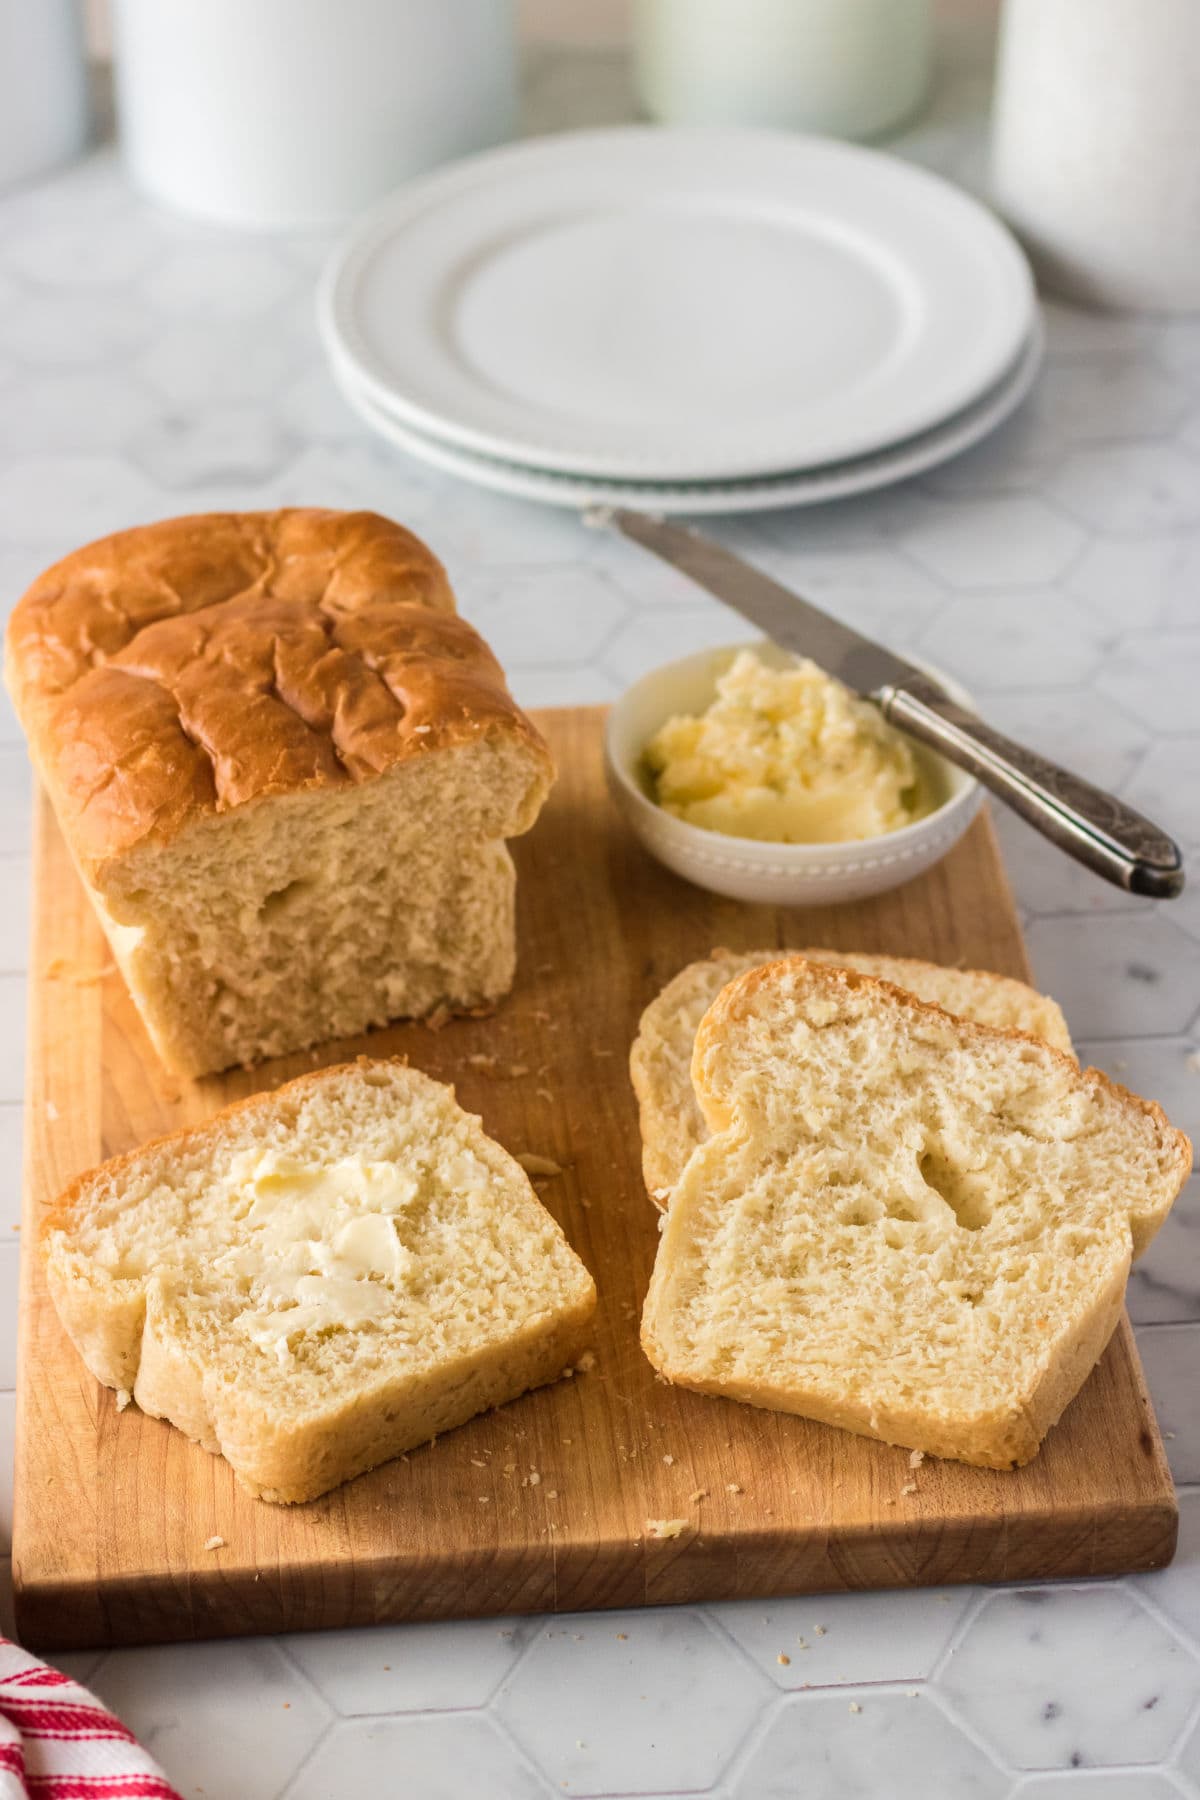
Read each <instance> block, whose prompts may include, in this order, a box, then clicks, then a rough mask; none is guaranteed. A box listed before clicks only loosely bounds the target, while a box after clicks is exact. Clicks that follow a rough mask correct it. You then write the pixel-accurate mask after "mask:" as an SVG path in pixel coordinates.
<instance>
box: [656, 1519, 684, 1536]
mask: <svg viewBox="0 0 1200 1800" xmlns="http://www.w3.org/2000/svg"><path fill="white" fill-rule="evenodd" d="M686 1526H687V1520H686V1519H647V1520H646V1536H647V1537H652V1538H677V1537H679V1536H680V1535H681V1533H682V1532H683V1531H684V1530H685V1528H686Z"/></svg>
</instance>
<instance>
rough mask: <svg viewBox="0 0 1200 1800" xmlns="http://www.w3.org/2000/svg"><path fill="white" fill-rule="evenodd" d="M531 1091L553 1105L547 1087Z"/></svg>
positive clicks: (548, 1104)
mask: <svg viewBox="0 0 1200 1800" xmlns="http://www.w3.org/2000/svg"><path fill="white" fill-rule="evenodd" d="M533 1091H534V1093H535V1094H536V1095H537V1097H538V1099H539V1100H544V1101H545V1102H546V1105H547V1106H553V1105H554V1095H553V1094H552V1093H551V1092H550V1089H549V1088H543V1087H540V1088H534V1090H533ZM584 1205H585V1206H586V1205H587V1201H586V1200H585V1201H584Z"/></svg>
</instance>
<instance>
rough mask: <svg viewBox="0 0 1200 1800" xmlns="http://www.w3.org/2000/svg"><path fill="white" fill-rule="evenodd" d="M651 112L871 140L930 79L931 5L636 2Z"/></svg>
mask: <svg viewBox="0 0 1200 1800" xmlns="http://www.w3.org/2000/svg"><path fill="white" fill-rule="evenodd" d="M633 17H634V70H635V76H636V80H637V84H638V90H639V93H640V96H641V100H642V104H643V105H644V107H645V108H646V111H647V112H648V113H649V114H650V116H651V117H652V118H655V119H661V120H662V121H663V122H664V123H666V124H674V125H773V126H780V127H783V128H790V129H794V130H800V131H821V132H828V133H831V134H832V135H834V136H836V137H848V138H871V137H877V136H878V135H879V134H880V133H881V132H885V131H888V130H890V129H891V128H892V127H894V126H896V125H898V124H899V123H900V122H901V120H903V119H905V118H907V117H908V115H909V114H910V113H912V112H914V111H915V110H916V108H917V107H918V106H919V105H920V104H921V101H922V100H923V98H924V96H925V92H926V89H927V87H928V85H929V70H930V53H931V42H932V30H931V24H930V5H929V0H635V4H634V15H633Z"/></svg>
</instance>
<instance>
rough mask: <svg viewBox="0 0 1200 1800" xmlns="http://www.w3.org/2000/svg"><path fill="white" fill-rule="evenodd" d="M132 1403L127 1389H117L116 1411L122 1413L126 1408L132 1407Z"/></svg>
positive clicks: (131, 1396) (131, 1397)
mask: <svg viewBox="0 0 1200 1800" xmlns="http://www.w3.org/2000/svg"><path fill="white" fill-rule="evenodd" d="M132 1403H133V1395H132V1394H131V1393H130V1391H129V1389H128V1388H118V1389H117V1411H118V1412H124V1411H125V1408H126V1407H127V1406H130V1405H132Z"/></svg>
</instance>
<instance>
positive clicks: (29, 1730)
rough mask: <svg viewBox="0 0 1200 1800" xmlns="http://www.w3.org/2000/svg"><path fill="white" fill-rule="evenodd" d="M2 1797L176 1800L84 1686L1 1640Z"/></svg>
mask: <svg viewBox="0 0 1200 1800" xmlns="http://www.w3.org/2000/svg"><path fill="white" fill-rule="evenodd" d="M0 1800H180V1796H179V1795H178V1793H177V1792H176V1790H175V1789H174V1788H173V1787H172V1786H171V1784H170V1782H169V1781H168V1780H167V1779H166V1777H165V1776H164V1775H163V1772H162V1770H161V1769H160V1768H159V1767H158V1764H157V1763H156V1762H154V1761H153V1760H152V1758H151V1757H149V1756H147V1754H146V1752H145V1751H144V1750H143V1749H142V1747H141V1745H140V1744H138V1743H137V1742H136V1740H135V1739H134V1736H133V1733H132V1732H131V1731H128V1730H127V1729H126V1727H125V1726H124V1725H122V1724H121V1721H120V1720H119V1719H115V1718H114V1717H113V1715H112V1714H111V1713H110V1712H109V1711H108V1709H107V1707H104V1706H101V1704H100V1702H99V1701H98V1700H97V1699H96V1698H95V1697H94V1695H92V1694H89V1693H88V1691H87V1689H86V1688H82V1687H80V1686H79V1683H78V1682H76V1681H72V1680H71V1678H70V1676H68V1675H62V1674H60V1673H59V1671H58V1670H57V1669H48V1668H47V1667H46V1665H45V1663H41V1662H39V1661H38V1660H37V1658H36V1656H30V1654H29V1652H28V1651H27V1650H22V1649H21V1648H20V1646H19V1645H17V1644H12V1643H10V1642H9V1640H8V1639H7V1638H2V1637H0Z"/></svg>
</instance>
